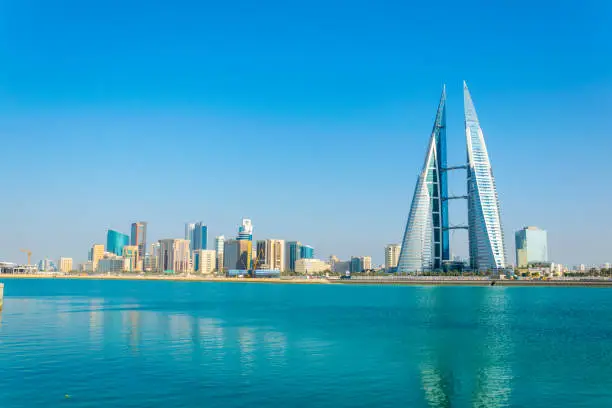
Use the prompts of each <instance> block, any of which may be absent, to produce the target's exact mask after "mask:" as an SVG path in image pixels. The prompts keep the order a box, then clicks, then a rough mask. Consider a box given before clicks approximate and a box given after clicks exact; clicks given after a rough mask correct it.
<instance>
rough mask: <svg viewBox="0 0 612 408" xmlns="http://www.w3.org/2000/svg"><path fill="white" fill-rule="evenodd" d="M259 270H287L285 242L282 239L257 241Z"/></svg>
mask: <svg viewBox="0 0 612 408" xmlns="http://www.w3.org/2000/svg"><path fill="white" fill-rule="evenodd" d="M257 255H258V256H259V258H260V259H259V266H258V269H278V270H279V271H284V270H285V241H283V240H282V239H266V240H265V241H257Z"/></svg>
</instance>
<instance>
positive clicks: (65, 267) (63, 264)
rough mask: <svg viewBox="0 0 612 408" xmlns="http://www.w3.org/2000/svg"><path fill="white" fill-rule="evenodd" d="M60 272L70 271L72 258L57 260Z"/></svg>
mask: <svg viewBox="0 0 612 408" xmlns="http://www.w3.org/2000/svg"><path fill="white" fill-rule="evenodd" d="M59 267H60V272H70V271H72V258H64V257H61V258H60V259H59Z"/></svg>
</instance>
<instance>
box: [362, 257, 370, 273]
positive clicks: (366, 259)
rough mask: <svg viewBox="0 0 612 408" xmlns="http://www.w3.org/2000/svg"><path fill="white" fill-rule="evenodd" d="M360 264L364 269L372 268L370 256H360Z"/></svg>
mask: <svg viewBox="0 0 612 408" xmlns="http://www.w3.org/2000/svg"><path fill="white" fill-rule="evenodd" d="M361 265H362V266H363V270H364V271H369V270H370V269H372V257H371V256H362V257H361Z"/></svg>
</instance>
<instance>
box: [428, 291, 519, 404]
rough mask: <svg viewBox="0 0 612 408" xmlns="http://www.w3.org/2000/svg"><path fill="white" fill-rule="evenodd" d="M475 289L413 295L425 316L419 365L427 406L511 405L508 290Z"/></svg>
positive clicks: (510, 344)
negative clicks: (458, 293)
mask: <svg viewBox="0 0 612 408" xmlns="http://www.w3.org/2000/svg"><path fill="white" fill-rule="evenodd" d="M475 293H476V292H474V291H472V292H471V293H470V296H469V297H468V298H467V299H466V298H461V297H457V296H456V293H452V294H451V293H449V292H448V290H447V289H446V288H436V289H434V290H431V289H430V290H428V291H422V292H420V296H421V298H419V299H417V304H418V305H419V308H420V309H424V310H423V311H424V312H426V315H427V316H428V319H427V321H426V326H427V328H426V329H425V331H424V332H425V336H424V339H423V343H422V344H423V350H422V352H421V353H420V355H421V358H422V361H421V363H420V366H419V367H420V373H421V384H422V390H423V393H424V399H425V401H426V403H427V404H428V405H429V406H431V407H450V406H455V405H461V406H467V405H470V406H474V407H506V406H509V405H510V396H511V391H512V388H511V383H512V378H513V377H512V365H511V361H512V360H511V358H512V356H511V354H512V341H511V338H510V324H509V322H508V317H507V316H508V313H507V312H508V308H509V296H508V292H507V289H506V288H495V289H493V288H482V290H481V291H479V292H478V296H474V295H475ZM466 301H467V302H470V303H471V305H466ZM425 309H426V310H425ZM459 310H460V311H462V312H463V315H458V314H457V311H459ZM449 333H453V334H454V335H453V337H452V338H449V337H448V334H449ZM475 339H476V340H475Z"/></svg>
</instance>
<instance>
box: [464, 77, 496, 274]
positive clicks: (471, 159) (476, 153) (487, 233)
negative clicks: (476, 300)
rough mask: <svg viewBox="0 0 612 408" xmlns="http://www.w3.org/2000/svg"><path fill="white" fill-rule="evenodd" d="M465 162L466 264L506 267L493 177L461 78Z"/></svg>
mask: <svg viewBox="0 0 612 408" xmlns="http://www.w3.org/2000/svg"><path fill="white" fill-rule="evenodd" d="M463 101H464V102H463V106H464V110H465V134H466V140H467V150H468V163H467V183H468V234H469V250H470V266H471V267H472V269H475V270H484V269H501V268H505V267H506V248H505V245H504V234H503V231H502V227H501V215H500V206H499V199H498V196H497V188H496V187H495V178H494V177H493V170H492V168H491V161H490V160H489V154H488V152H487V146H486V144H485V140H484V135H483V133H482V129H481V128H480V122H479V120H478V116H477V115H476V108H475V107H474V103H473V102H472V97H471V95H470V92H469V90H468V87H467V85H466V83H465V81H464V82H463Z"/></svg>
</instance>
